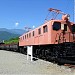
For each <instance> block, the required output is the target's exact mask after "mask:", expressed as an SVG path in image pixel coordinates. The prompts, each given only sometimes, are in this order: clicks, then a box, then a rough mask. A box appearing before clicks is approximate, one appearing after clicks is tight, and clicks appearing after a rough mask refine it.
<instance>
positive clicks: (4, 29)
mask: <svg viewBox="0 0 75 75" xmlns="http://www.w3.org/2000/svg"><path fill="white" fill-rule="evenodd" d="M0 31H6V32H9V33H14V34H19V35H22V34H23V33H25V32H26V31H25V30H23V29H6V28H0Z"/></svg>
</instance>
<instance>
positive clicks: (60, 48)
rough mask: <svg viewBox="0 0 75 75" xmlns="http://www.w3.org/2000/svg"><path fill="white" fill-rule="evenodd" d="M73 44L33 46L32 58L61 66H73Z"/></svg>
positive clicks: (74, 53)
mask: <svg viewBox="0 0 75 75" xmlns="http://www.w3.org/2000/svg"><path fill="white" fill-rule="evenodd" d="M74 45H75V43H71V42H66V43H61V44H53V45H39V46H33V56H34V57H37V58H40V59H43V60H48V61H54V62H57V63H61V64H75V46H74Z"/></svg>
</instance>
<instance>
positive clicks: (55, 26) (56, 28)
mask: <svg viewBox="0 0 75 75" xmlns="http://www.w3.org/2000/svg"><path fill="white" fill-rule="evenodd" d="M52 28H53V30H56V31H58V30H60V29H61V23H60V22H54V23H53V26H52Z"/></svg>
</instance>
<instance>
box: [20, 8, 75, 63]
mask: <svg viewBox="0 0 75 75" xmlns="http://www.w3.org/2000/svg"><path fill="white" fill-rule="evenodd" d="M49 11H53V12H56V13H57V14H59V13H61V14H63V16H62V19H61V20H55V19H51V20H49V21H47V22H46V23H44V24H43V25H41V26H39V27H38V28H35V29H33V30H31V31H29V32H27V33H25V34H23V35H22V36H20V37H19V38H20V39H19V46H20V48H26V47H27V46H33V56H35V57H39V58H42V59H46V60H49V61H50V60H55V61H58V62H59V61H60V62H62V63H72V64H75V47H74V46H75V43H74V42H75V24H74V23H73V22H70V21H69V15H68V14H64V13H63V12H61V11H60V10H57V9H52V8H50V9H49ZM21 50H22V49H21ZM65 60H66V61H65Z"/></svg>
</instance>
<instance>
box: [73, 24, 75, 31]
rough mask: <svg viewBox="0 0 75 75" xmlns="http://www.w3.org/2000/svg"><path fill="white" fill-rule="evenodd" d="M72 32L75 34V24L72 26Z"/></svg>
mask: <svg viewBox="0 0 75 75" xmlns="http://www.w3.org/2000/svg"><path fill="white" fill-rule="evenodd" d="M72 32H75V24H73V25H72Z"/></svg>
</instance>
